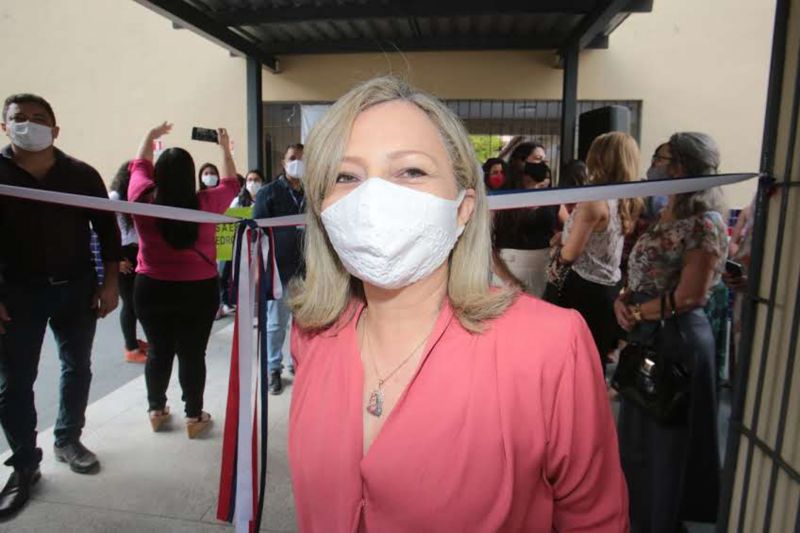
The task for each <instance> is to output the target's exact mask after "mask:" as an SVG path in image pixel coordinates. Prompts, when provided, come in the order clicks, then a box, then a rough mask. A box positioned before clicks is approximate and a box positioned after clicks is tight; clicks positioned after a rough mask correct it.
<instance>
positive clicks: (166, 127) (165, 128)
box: [149, 121, 172, 141]
mask: <svg viewBox="0 0 800 533" xmlns="http://www.w3.org/2000/svg"><path fill="white" fill-rule="evenodd" d="M171 131H172V123H171V122H166V121H164V122H162V123H161V124H160V125H159V126H156V127H155V128H153V129H152V130H150V135H149V136H150V139H151V140H153V141H155V140H156V139H159V138H161V136H162V135H166V134H168V133H169V132H171Z"/></svg>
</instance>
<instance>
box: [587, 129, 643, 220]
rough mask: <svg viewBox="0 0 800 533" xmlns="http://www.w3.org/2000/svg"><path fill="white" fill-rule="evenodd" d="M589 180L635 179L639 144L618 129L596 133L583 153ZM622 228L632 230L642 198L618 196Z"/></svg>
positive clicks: (597, 182)
mask: <svg viewBox="0 0 800 533" xmlns="http://www.w3.org/2000/svg"><path fill="white" fill-rule="evenodd" d="M586 166H587V167H588V169H589V175H590V177H591V183H592V184H593V185H600V184H604V183H628V182H631V181H639V146H638V145H637V144H636V139H634V138H633V137H631V136H630V135H628V134H627V133H622V132H620V131H612V132H610V133H604V134H603V135H600V136H598V137H597V138H596V139H595V140H594V142H592V146H591V147H590V148H589V153H588V154H587V155H586ZM617 205H618V210H619V217H620V220H621V221H622V231H623V233H625V235H628V234H629V233H631V232H632V231H633V228H634V226H635V224H636V219H638V218H639V214H641V212H642V209H643V208H644V202H643V201H642V199H641V198H622V199H620V200H619V202H618V204H617Z"/></svg>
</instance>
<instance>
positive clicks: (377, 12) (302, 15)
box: [214, 0, 602, 26]
mask: <svg viewBox="0 0 800 533" xmlns="http://www.w3.org/2000/svg"><path fill="white" fill-rule="evenodd" d="M601 5H602V1H601V0H502V1H500V2H489V1H487V0H437V1H431V0H407V1H405V2H397V1H392V2H367V3H364V4H357V5H344V6H343V5H332V4H323V5H303V6H297V7H294V6H292V7H286V6H282V7H261V8H255V9H234V10H230V11H218V12H216V13H214V18H215V19H216V20H218V21H219V22H220V23H221V24H223V25H227V26H252V25H258V24H269V23H291V22H310V21H318V20H321V21H331V20H352V19H371V18H389V17H400V18H405V17H464V16H477V15H523V14H536V13H541V14H558V13H562V14H573V15H586V14H589V13H592V12H593V11H595V10H596V9H597V7H598V6H601Z"/></svg>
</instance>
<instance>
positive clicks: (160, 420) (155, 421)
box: [147, 405, 171, 431]
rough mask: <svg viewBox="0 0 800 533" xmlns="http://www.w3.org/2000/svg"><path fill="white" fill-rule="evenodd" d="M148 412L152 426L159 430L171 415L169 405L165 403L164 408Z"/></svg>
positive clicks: (154, 429)
mask: <svg viewBox="0 0 800 533" xmlns="http://www.w3.org/2000/svg"><path fill="white" fill-rule="evenodd" d="M147 414H148V415H150V427H152V428H153V431H158V430H159V429H160V428H161V426H162V425H163V424H164V422H166V421H167V420H169V418H170V416H171V415H170V412H169V406H168V405H165V406H164V408H163V409H156V410H154V411H148V412H147Z"/></svg>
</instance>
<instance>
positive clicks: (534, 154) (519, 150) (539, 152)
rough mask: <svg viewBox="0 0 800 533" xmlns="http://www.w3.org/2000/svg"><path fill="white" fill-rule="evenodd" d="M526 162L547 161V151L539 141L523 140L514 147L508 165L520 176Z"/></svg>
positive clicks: (513, 172)
mask: <svg viewBox="0 0 800 533" xmlns="http://www.w3.org/2000/svg"><path fill="white" fill-rule="evenodd" d="M525 163H547V152H546V151H545V149H544V146H543V145H542V144H540V143H538V142H523V143H520V144H518V145H517V146H515V147H514V149H513V150H512V151H511V155H510V156H509V157H508V167H509V170H510V172H511V173H512V174H514V175H515V176H517V177H519V176H521V175H522V172H523V171H524V170H525Z"/></svg>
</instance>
